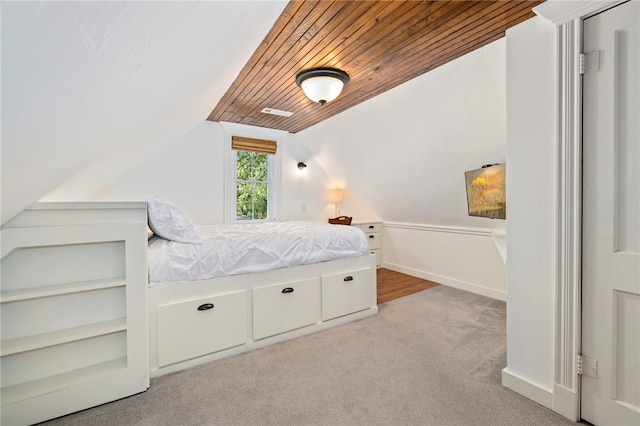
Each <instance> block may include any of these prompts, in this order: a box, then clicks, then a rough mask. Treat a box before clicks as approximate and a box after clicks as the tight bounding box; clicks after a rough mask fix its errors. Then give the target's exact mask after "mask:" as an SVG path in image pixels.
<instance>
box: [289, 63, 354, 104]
mask: <svg viewBox="0 0 640 426" xmlns="http://www.w3.org/2000/svg"><path fill="white" fill-rule="evenodd" d="M348 82H349V74H347V73H346V72H344V71H342V70H338V69H335V68H314V69H311V70H307V71H302V72H301V73H300V74H298V75H297V76H296V84H297V85H298V86H300V88H301V89H302V91H303V92H304V94H305V95H307V98H309V99H311V100H312V101H314V102H318V103H320V105H324V104H325V103H327V102H331V101H332V100H334V99H335V98H337V97H338V95H339V94H340V92H342V88H343V87H344V86H345V85H346V84H347V83H348Z"/></svg>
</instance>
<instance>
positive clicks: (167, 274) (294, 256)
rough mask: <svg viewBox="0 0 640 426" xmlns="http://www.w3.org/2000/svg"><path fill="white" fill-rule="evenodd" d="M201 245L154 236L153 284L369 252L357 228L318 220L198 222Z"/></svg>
mask: <svg viewBox="0 0 640 426" xmlns="http://www.w3.org/2000/svg"><path fill="white" fill-rule="evenodd" d="M197 228H198V232H199V234H200V235H201V236H202V237H203V239H204V241H203V243H202V244H189V243H178V242H175V241H168V240H165V239H162V238H158V237H154V238H152V239H151V240H150V241H149V282H150V283H151V284H152V285H157V284H162V283H167V282H170V281H194V280H204V279H209V278H216V277H222V276H227V275H238V274H246V273H252V272H263V271H269V270H272V269H279V268H288V267H292V266H298V265H307V264H311V263H318V262H325V261H329V260H335V259H340V258H345V257H357V256H363V255H366V254H368V253H369V245H368V243H367V240H366V238H365V235H364V232H362V230H360V229H359V228H356V227H351V226H344V225H329V224H326V223H317V222H302V221H298V222H266V223H258V224H233V225H211V226H199V227H197Z"/></svg>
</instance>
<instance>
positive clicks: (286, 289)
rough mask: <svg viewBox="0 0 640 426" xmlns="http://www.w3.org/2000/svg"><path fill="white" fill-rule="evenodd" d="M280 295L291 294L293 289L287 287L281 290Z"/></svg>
mask: <svg viewBox="0 0 640 426" xmlns="http://www.w3.org/2000/svg"><path fill="white" fill-rule="evenodd" d="M282 293H284V294H286V293H293V289H292V288H291V287H287V288H285V289H283V290H282Z"/></svg>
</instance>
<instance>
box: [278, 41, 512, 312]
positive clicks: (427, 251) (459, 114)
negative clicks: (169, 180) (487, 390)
mask: <svg viewBox="0 0 640 426" xmlns="http://www.w3.org/2000/svg"><path fill="white" fill-rule="evenodd" d="M505 79H506V65H505V40H503V39H502V40H498V41H496V42H494V43H492V44H490V45H488V46H486V47H484V48H481V49H479V50H476V51H474V52H472V53H470V54H468V55H465V56H464V57H462V58H459V59H457V60H455V61H452V62H450V63H448V64H446V65H444V66H442V67H440V68H438V69H436V70H434V71H431V72H429V73H427V74H424V75H422V76H421V77H418V78H416V79H413V80H411V81H409V82H407V83H405V84H403V85H401V86H399V87H397V88H395V89H393V90H391V91H389V92H386V93H384V94H382V95H380V96H378V97H376V98H374V99H371V100H369V101H367V102H365V103H363V104H361V105H358V106H356V107H354V108H351V109H350V110H347V111H345V112H343V113H341V114H340V115H338V116H336V117H334V118H331V119H329V120H326V121H324V122H322V123H319V124H317V125H315V126H313V127H311V128H309V129H307V130H304V131H302V132H300V133H298V134H296V135H295V143H293V144H291V145H287V147H286V149H285V151H284V153H283V161H282V164H283V168H284V170H283V189H284V204H283V205H284V209H283V210H284V211H283V214H284V217H285V218H307V219H313V220H326V218H327V217H331V216H333V215H334V210H333V206H332V205H330V204H328V202H327V192H328V189H330V188H333V187H345V188H346V195H345V202H344V203H343V205H342V206H341V212H342V213H344V214H347V215H350V216H353V217H354V220H364V221H368V220H375V219H381V220H384V221H385V224H386V225H385V231H384V238H383V259H384V265H383V266H385V267H387V268H390V269H394V270H397V271H400V272H405V273H409V274H411V275H414V276H419V277H422V278H426V279H430V280H433V281H436V282H440V283H443V284H447V285H451V286H454V287H458V288H463V289H465V290H469V291H474V292H476V293H480V294H484V295H487V296H490V297H495V298H498V299H505V298H506V293H505V288H506V278H505V265H504V262H503V260H502V259H501V257H500V254H499V251H498V249H497V248H496V246H495V244H494V242H493V239H492V236H491V229H498V230H502V229H504V226H505V221H502V220H490V219H484V218H476V217H469V216H468V215H467V205H466V192H465V184H464V172H465V171H466V170H471V169H475V168H479V167H480V166H482V165H483V164H487V163H498V162H504V161H505V143H506V142H505V141H506V86H505ZM298 161H304V162H306V163H307V164H308V167H307V169H305V170H304V172H302V173H300V172H298V171H297V169H295V164H297V162H298ZM507 167H509V166H508V165H507Z"/></svg>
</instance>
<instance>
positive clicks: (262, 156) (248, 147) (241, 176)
mask: <svg viewBox="0 0 640 426" xmlns="http://www.w3.org/2000/svg"><path fill="white" fill-rule="evenodd" d="M231 148H232V150H233V153H234V170H235V179H234V180H235V185H234V189H233V190H234V196H233V203H234V205H235V209H234V210H235V218H234V220H235V221H265V220H273V218H274V214H273V210H274V209H273V204H274V202H273V201H274V200H273V198H274V196H273V193H274V191H273V179H272V176H273V170H274V156H275V153H276V149H277V145H276V142H275V141H268V140H262V139H252V138H244V137H239V136H233V137H232V145H231Z"/></svg>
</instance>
